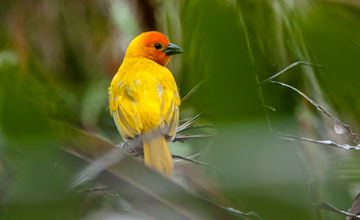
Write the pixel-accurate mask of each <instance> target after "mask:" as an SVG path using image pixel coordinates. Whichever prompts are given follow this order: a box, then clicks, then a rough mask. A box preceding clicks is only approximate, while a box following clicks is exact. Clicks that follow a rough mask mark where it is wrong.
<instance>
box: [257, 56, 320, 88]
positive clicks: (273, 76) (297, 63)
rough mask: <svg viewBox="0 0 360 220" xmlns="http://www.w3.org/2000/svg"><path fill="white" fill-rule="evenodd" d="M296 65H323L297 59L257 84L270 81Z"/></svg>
mask: <svg viewBox="0 0 360 220" xmlns="http://www.w3.org/2000/svg"><path fill="white" fill-rule="evenodd" d="M298 65H307V66H315V67H323V66H322V65H318V64H313V63H309V62H305V61H297V62H295V63H292V64H290V65H289V66H287V67H285V68H284V69H283V70H281V71H280V72H278V73H276V74H274V75H272V76H271V77H269V78H267V79H265V80H263V81H261V82H260V83H259V85H264V84H265V83H267V82H270V81H271V80H273V79H275V78H276V77H278V76H280V75H282V74H283V73H286V72H287V71H289V70H290V69H292V68H294V67H296V66H298Z"/></svg>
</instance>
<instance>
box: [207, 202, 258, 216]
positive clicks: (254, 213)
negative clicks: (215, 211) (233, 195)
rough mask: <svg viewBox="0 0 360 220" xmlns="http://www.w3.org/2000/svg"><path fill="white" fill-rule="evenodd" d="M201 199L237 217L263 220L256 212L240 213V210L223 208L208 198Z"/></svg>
mask: <svg viewBox="0 0 360 220" xmlns="http://www.w3.org/2000/svg"><path fill="white" fill-rule="evenodd" d="M201 198H202V199H204V200H206V201H208V202H210V203H212V204H213V205H216V206H218V207H220V208H222V209H224V210H226V211H228V212H231V213H233V214H235V215H239V216H242V217H247V218H251V219H259V220H263V218H262V217H261V216H260V215H259V214H257V213H256V212H254V211H250V212H242V211H240V210H238V209H234V208H231V207H226V206H223V205H221V204H219V203H216V202H214V201H212V200H209V199H207V198H204V197H201Z"/></svg>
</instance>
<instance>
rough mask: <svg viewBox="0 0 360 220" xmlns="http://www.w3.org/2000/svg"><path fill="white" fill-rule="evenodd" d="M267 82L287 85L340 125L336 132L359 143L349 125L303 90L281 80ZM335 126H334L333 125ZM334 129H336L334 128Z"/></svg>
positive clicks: (336, 124)
mask: <svg viewBox="0 0 360 220" xmlns="http://www.w3.org/2000/svg"><path fill="white" fill-rule="evenodd" d="M268 82H269V83H273V84H278V85H281V86H284V87H287V88H290V89H292V90H293V91H295V92H297V93H298V94H300V95H301V96H302V97H303V98H305V99H306V100H307V101H308V102H310V103H311V104H312V105H313V106H315V107H316V108H317V109H318V110H319V111H320V112H322V113H323V114H325V115H326V116H328V117H329V118H331V119H332V120H333V121H334V123H335V126H340V127H341V128H342V129H341V131H340V132H337V131H336V132H337V133H340V134H341V132H343V133H345V134H347V135H348V136H350V137H351V138H352V140H353V142H354V143H355V144H359V137H358V135H357V134H356V133H354V132H353V131H352V129H351V127H350V126H349V125H347V124H345V123H343V122H341V121H340V120H339V119H337V118H336V117H335V116H333V115H332V114H330V113H329V112H328V111H327V110H326V109H325V108H324V107H322V106H321V105H319V104H317V103H316V102H315V101H314V100H312V99H311V98H309V97H308V96H307V95H305V94H304V93H303V92H301V91H300V90H298V89H296V88H294V87H292V86H290V85H288V84H285V83H282V82H277V81H268ZM335 128H336V127H335ZM335 130H336V129H335Z"/></svg>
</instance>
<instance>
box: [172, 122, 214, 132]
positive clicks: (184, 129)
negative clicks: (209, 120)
mask: <svg viewBox="0 0 360 220" xmlns="http://www.w3.org/2000/svg"><path fill="white" fill-rule="evenodd" d="M201 128H215V126H214V125H212V124H205V125H193V126H188V127H186V128H183V129H182V130H181V131H178V132H177V133H178V134H179V133H181V132H184V131H187V130H192V129H201Z"/></svg>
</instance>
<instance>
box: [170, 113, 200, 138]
mask: <svg viewBox="0 0 360 220" xmlns="http://www.w3.org/2000/svg"><path fill="white" fill-rule="evenodd" d="M203 115H204V113H203V112H201V113H199V114H197V115H195V117H193V118H191V119H189V120H188V121H186V122H185V123H184V124H182V125H180V126H179V127H177V128H176V133H180V132H182V131H183V130H185V129H187V128H188V127H189V126H190V125H192V124H194V123H195V122H196V121H197V120H199V118H200V117H201V116H203Z"/></svg>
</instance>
